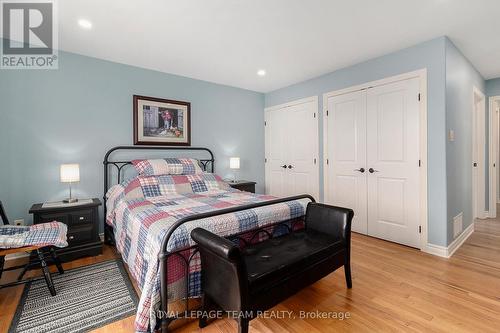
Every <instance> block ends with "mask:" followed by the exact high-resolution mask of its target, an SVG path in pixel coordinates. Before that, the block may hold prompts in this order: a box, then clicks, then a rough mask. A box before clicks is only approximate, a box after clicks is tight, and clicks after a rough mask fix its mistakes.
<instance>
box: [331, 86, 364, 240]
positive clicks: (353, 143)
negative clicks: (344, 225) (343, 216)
mask: <svg viewBox="0 0 500 333" xmlns="http://www.w3.org/2000/svg"><path fill="white" fill-rule="evenodd" d="M328 113H329V114H328V116H327V117H326V118H325V119H326V120H325V121H326V122H327V124H326V129H325V131H326V136H327V142H328V146H327V147H326V149H325V155H326V157H327V159H328V164H327V165H326V166H325V168H326V170H325V175H327V177H328V178H327V183H326V188H325V201H326V202H327V203H329V204H332V205H335V206H340V207H347V208H351V209H352V210H353V211H354V214H355V215H354V219H353V223H352V230H353V231H356V232H359V233H363V234H366V233H367V217H366V214H367V206H366V205H367V203H366V200H367V197H366V177H367V176H366V175H367V172H366V170H365V171H364V172H363V169H366V92H365V91H357V92H353V93H349V94H345V95H339V96H334V97H330V98H328ZM362 168H363V169H362Z"/></svg>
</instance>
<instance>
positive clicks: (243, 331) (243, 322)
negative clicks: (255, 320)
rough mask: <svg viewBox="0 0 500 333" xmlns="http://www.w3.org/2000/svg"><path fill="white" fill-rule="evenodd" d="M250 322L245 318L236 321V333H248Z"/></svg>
mask: <svg viewBox="0 0 500 333" xmlns="http://www.w3.org/2000/svg"><path fill="white" fill-rule="evenodd" d="M249 323H250V320H248V319H246V318H240V319H238V333H248V324H249Z"/></svg>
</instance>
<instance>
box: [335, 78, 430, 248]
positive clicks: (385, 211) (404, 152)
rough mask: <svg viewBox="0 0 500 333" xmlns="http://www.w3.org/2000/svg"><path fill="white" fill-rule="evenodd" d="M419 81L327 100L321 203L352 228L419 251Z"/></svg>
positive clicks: (391, 84)
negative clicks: (347, 215) (341, 211)
mask: <svg viewBox="0 0 500 333" xmlns="http://www.w3.org/2000/svg"><path fill="white" fill-rule="evenodd" d="M419 87H420V80H419V79H418V78H415V79H409V80H405V81H398V82H394V83H390V84H386V85H382V86H377V87H373V88H369V89H365V90H361V91H356V92H352V93H348V94H344V95H338V96H333V97H329V98H328V99H327V103H328V115H327V117H326V118H325V121H326V124H325V131H326V134H325V135H326V137H325V139H326V145H325V155H326V158H327V164H326V166H325V175H326V181H325V201H326V202H327V203H330V204H333V205H338V206H343V207H349V208H351V209H353V210H354V212H355V217H354V220H353V224H352V230H353V231H356V232H358V233H362V234H367V235H370V236H373V237H377V238H382V239H385V240H389V241H393V242H397V243H401V244H405V245H408V246H412V247H420V234H419V221H420V216H419V214H420V200H419V199H420V186H419V164H420V163H419V151H420V149H419V109H420V105H419V104H420V102H419Z"/></svg>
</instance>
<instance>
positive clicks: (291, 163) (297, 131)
mask: <svg viewBox="0 0 500 333" xmlns="http://www.w3.org/2000/svg"><path fill="white" fill-rule="evenodd" d="M317 108H318V104H317V100H310V101H306V102H300V101H299V102H297V103H292V104H289V105H287V106H285V107H282V108H276V109H269V110H267V111H266V160H267V162H266V193H268V194H271V195H276V196H290V195H298V194H305V193H307V194H311V195H312V196H313V197H314V198H315V199H316V200H319V166H318V163H319V162H318V150H319V148H318V145H319V143H318V119H317V115H316V113H317Z"/></svg>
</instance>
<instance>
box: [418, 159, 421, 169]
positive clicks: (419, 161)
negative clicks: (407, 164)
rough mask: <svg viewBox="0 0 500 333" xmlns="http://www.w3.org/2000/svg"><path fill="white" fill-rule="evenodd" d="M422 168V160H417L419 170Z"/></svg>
mask: <svg viewBox="0 0 500 333" xmlns="http://www.w3.org/2000/svg"><path fill="white" fill-rule="evenodd" d="M421 166H422V160H418V167H419V168H420V167H421Z"/></svg>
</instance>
